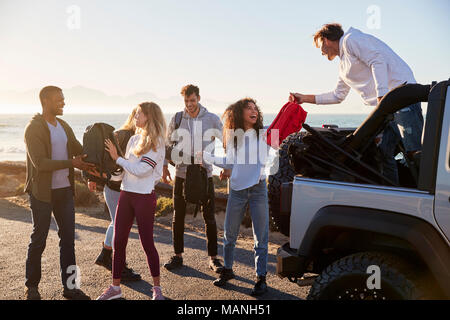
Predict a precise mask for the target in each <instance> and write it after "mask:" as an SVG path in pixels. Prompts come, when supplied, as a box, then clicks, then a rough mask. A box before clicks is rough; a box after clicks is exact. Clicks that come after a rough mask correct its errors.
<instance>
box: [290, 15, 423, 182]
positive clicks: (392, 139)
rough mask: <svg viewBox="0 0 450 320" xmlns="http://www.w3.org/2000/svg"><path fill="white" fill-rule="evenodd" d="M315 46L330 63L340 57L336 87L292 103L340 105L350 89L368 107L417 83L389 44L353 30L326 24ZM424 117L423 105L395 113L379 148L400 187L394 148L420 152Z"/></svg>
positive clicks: (301, 96)
mask: <svg viewBox="0 0 450 320" xmlns="http://www.w3.org/2000/svg"><path fill="white" fill-rule="evenodd" d="M314 43H315V45H316V47H317V48H320V49H321V51H322V55H325V56H326V57H327V58H328V60H330V61H331V60H333V59H334V58H336V57H337V56H339V58H340V63H339V77H338V83H337V85H336V88H335V89H334V90H333V91H331V92H328V93H324V94H319V95H311V94H310V95H305V94H300V93H291V94H290V96H289V100H290V101H294V100H296V101H297V102H299V103H314V104H337V103H341V102H342V101H343V100H344V99H345V98H346V97H347V95H348V93H349V91H350V89H351V88H353V89H354V90H356V92H358V93H359V94H360V96H361V98H362V99H363V101H364V103H365V104H366V105H371V106H376V105H377V103H379V102H380V100H381V99H382V98H383V96H384V95H385V94H386V93H388V92H389V91H390V90H392V89H394V88H395V87H397V86H399V85H401V84H403V83H405V82H407V83H416V80H415V78H414V75H413V72H412V71H411V69H410V68H409V66H408V65H407V64H406V62H405V61H403V60H402V59H401V58H400V57H399V56H398V55H397V54H396V53H395V52H394V51H393V50H392V49H391V48H389V46H388V45H386V44H385V43H384V42H383V41H381V40H380V39H378V38H376V37H374V36H372V35H369V34H366V33H363V32H361V31H360V30H358V29H355V28H350V29H349V30H348V31H347V32H345V33H344V31H343V30H342V26H341V25H340V24H337V23H333V24H326V25H324V26H323V27H322V28H321V29H320V30H319V31H317V32H316V33H315V35H314ZM422 129H423V116H422V108H421V106H420V103H416V104H413V105H410V106H407V107H405V108H403V109H401V110H400V111H398V112H396V113H395V114H394V121H392V122H391V123H390V124H389V125H388V127H387V128H386V129H385V130H384V131H383V138H382V142H381V143H380V145H379V147H380V149H381V151H382V153H383V155H384V157H385V159H384V163H383V174H384V175H385V176H386V177H388V178H390V179H391V180H392V181H393V182H395V183H397V184H398V172H397V165H396V162H395V159H394V156H395V154H394V153H395V149H396V146H397V144H398V142H399V141H400V139H402V142H403V145H404V147H405V149H406V152H407V153H408V156H410V157H411V156H412V155H413V154H414V153H415V152H417V151H419V150H421V148H422V144H421V138H422Z"/></svg>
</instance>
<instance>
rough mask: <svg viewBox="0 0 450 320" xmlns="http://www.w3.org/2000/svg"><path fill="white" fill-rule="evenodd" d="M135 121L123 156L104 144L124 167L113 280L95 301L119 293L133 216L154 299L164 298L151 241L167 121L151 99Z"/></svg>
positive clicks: (111, 146) (117, 295)
mask: <svg viewBox="0 0 450 320" xmlns="http://www.w3.org/2000/svg"><path fill="white" fill-rule="evenodd" d="M135 121H136V128H137V134H136V135H134V136H133V137H131V138H130V140H129V142H128V145H127V151H126V154H125V158H122V157H119V156H118V154H117V150H116V148H115V146H114V145H113V144H112V142H111V141H109V140H106V143H105V145H106V150H107V151H108V152H109V154H110V155H111V157H112V159H113V160H115V161H116V163H117V164H118V165H120V166H121V167H123V169H124V176H123V179H122V185H121V192H120V197H119V203H118V206H117V212H116V220H115V225H114V246H113V268H112V272H113V281H112V285H111V286H110V287H109V288H108V289H106V290H105V292H104V293H103V294H102V295H101V296H100V297H98V300H112V299H118V298H120V297H121V296H122V291H121V289H120V280H121V274H122V270H123V268H124V266H125V258H126V257H125V253H126V246H127V242H128V236H129V233H130V229H131V227H132V225H133V220H134V218H136V221H137V225H138V230H139V238H140V240H141V243H142V247H143V248H144V251H145V254H146V255H147V262H148V266H149V268H150V273H151V275H152V277H153V300H162V299H164V297H163V295H162V292H161V287H160V266H159V255H158V251H157V250H156V247H155V244H154V241H153V223H154V216H155V208H156V194H155V191H154V186H155V184H156V183H157V182H158V181H159V179H160V178H161V176H162V167H163V163H164V156H165V143H164V138H165V135H166V122H165V119H164V116H163V113H162V111H161V109H160V107H159V106H158V105H157V104H155V103H153V102H144V103H141V104H140V105H139V106H138V109H137V111H136V116H135Z"/></svg>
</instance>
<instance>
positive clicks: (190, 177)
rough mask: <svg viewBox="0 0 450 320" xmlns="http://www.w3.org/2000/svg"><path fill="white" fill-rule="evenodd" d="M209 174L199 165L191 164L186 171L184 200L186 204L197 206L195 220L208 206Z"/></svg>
mask: <svg viewBox="0 0 450 320" xmlns="http://www.w3.org/2000/svg"><path fill="white" fill-rule="evenodd" d="M208 183H209V180H208V173H207V171H206V169H205V168H203V167H202V166H201V165H199V164H191V165H188V166H187V169H186V180H185V181H184V199H185V200H186V202H189V203H193V204H195V205H196V206H195V211H194V218H195V217H196V216H197V212H198V211H199V209H200V207H203V208H204V207H205V206H206V205H207V204H208V201H209V200H210V199H209V195H208Z"/></svg>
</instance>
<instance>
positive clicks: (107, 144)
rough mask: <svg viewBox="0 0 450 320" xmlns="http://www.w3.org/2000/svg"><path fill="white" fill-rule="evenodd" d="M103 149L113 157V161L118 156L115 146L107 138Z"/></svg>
mask: <svg viewBox="0 0 450 320" xmlns="http://www.w3.org/2000/svg"><path fill="white" fill-rule="evenodd" d="M105 150H106V151H108V152H109V155H110V156H111V159H113V160H114V161H116V160H117V159H118V158H119V155H118V154H117V148H116V146H115V145H114V144H113V143H112V142H111V140H109V139H106V140H105Z"/></svg>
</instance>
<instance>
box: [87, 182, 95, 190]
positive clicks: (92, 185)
mask: <svg viewBox="0 0 450 320" xmlns="http://www.w3.org/2000/svg"><path fill="white" fill-rule="evenodd" d="M88 187H89V191H91V192H94V191H95V190H96V189H97V184H96V183H95V182H94V181H88Z"/></svg>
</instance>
